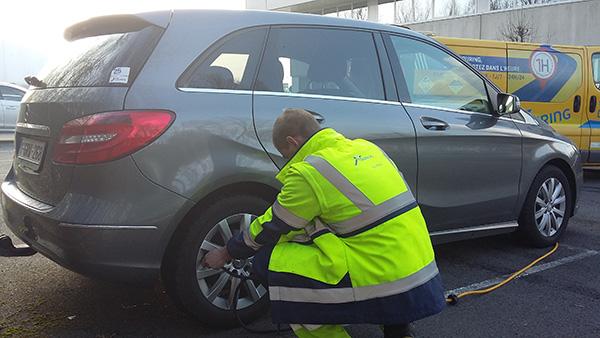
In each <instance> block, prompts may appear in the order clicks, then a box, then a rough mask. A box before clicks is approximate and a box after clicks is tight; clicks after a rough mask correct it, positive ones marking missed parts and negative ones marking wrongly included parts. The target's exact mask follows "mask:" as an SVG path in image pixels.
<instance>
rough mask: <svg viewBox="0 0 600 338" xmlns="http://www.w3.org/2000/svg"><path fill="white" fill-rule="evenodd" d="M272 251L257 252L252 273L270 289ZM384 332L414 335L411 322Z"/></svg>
mask: <svg viewBox="0 0 600 338" xmlns="http://www.w3.org/2000/svg"><path fill="white" fill-rule="evenodd" d="M271 252H273V246H263V247H262V248H260V250H258V251H257V252H256V255H254V259H253V261H252V275H251V278H252V279H253V280H254V281H256V282H259V283H260V284H262V285H263V286H264V287H265V289H267V290H268V289H269V278H268V276H269V260H270V259H271ZM289 324H302V323H289ZM383 334H384V337H385V338H396V337H398V338H400V337H412V335H411V331H410V324H398V325H384V326H383Z"/></svg>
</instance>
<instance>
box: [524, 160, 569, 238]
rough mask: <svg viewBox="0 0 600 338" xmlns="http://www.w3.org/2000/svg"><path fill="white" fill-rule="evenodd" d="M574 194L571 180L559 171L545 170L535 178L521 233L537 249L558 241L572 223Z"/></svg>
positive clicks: (525, 208)
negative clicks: (570, 218)
mask: <svg viewBox="0 0 600 338" xmlns="http://www.w3.org/2000/svg"><path fill="white" fill-rule="evenodd" d="M571 205H572V194H571V189H570V186H569V181H568V180H567V177H566V176H565V174H564V173H563V172H562V170H561V169H559V168H558V167H555V166H552V165H549V166H546V167H544V168H543V169H542V170H541V171H540V172H539V173H538V175H537V176H536V177H535V179H534V181H533V183H532V185H531V188H530V189H529V193H528V195H527V199H526V200H525V204H524V205H523V209H522V211H521V215H520V217H519V230H520V232H521V233H522V234H523V235H524V237H525V238H526V239H527V240H528V241H529V242H530V243H531V244H533V245H534V246H537V247H546V246H550V245H552V244H554V243H556V242H557V241H558V239H559V238H560V236H561V235H562V234H563V233H564V232H565V230H566V228H567V224H568V223H569V216H570V211H571Z"/></svg>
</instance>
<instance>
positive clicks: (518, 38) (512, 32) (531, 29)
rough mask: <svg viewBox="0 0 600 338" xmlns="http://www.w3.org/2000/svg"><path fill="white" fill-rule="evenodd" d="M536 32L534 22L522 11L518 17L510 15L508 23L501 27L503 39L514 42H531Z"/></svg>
mask: <svg viewBox="0 0 600 338" xmlns="http://www.w3.org/2000/svg"><path fill="white" fill-rule="evenodd" d="M536 32H537V30H536V28H535V25H534V24H533V20H531V18H530V17H529V16H527V15H526V14H525V13H524V12H523V11H522V10H521V11H519V14H517V15H509V16H508V21H507V22H506V23H505V24H504V26H502V27H500V34H501V35H502V37H503V38H504V39H505V40H507V41H512V42H531V41H532V40H533V39H534V38H535V35H536Z"/></svg>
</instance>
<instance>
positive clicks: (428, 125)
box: [421, 116, 450, 130]
mask: <svg viewBox="0 0 600 338" xmlns="http://www.w3.org/2000/svg"><path fill="white" fill-rule="evenodd" d="M421 124H422V125H423V127H425V129H428V130H446V129H448V127H450V126H449V125H448V123H446V122H444V121H442V120H438V119H436V118H433V117H427V116H422V117H421Z"/></svg>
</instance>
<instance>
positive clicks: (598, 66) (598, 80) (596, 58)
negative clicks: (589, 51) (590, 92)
mask: <svg viewBox="0 0 600 338" xmlns="http://www.w3.org/2000/svg"><path fill="white" fill-rule="evenodd" d="M592 68H593V73H594V84H595V85H596V88H598V89H600V53H596V54H594V55H592Z"/></svg>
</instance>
